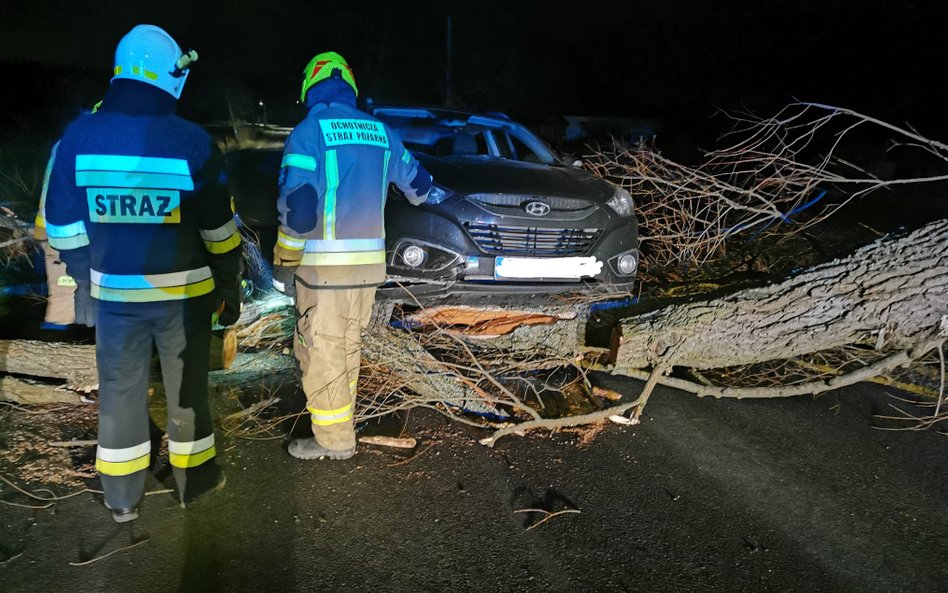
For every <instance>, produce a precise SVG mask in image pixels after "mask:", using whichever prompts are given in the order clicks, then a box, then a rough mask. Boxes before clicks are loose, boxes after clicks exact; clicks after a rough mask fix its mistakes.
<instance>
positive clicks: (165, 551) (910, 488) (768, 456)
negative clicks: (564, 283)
mask: <svg viewBox="0 0 948 593" xmlns="http://www.w3.org/2000/svg"><path fill="white" fill-rule="evenodd" d="M640 385H641V384H640V383H638V382H635V381H621V382H619V388H620V389H622V390H623V391H625V392H628V393H629V394H632V393H633V392H635V391H636V390H637V389H638V388H639V387H640ZM885 406H886V400H885V397H884V396H883V390H882V388H881V387H879V386H875V385H860V386H857V387H855V388H852V389H847V390H844V391H840V392H833V393H830V394H827V395H824V396H822V397H820V398H817V399H812V398H795V399H791V400H782V401H778V400H771V401H760V402H753V401H743V402H739V401H713V400H699V399H696V398H694V397H692V396H689V395H685V394H681V393H677V392H673V391H669V390H661V389H660V390H658V391H657V392H656V393H655V395H653V397H652V399H651V402H650V404H649V408H648V410H647V412H646V415H645V422H644V423H643V424H642V425H641V426H637V427H622V426H618V425H612V424H610V425H609V426H608V427H607V428H606V429H605V431H603V432H602V433H601V434H599V435H598V437H597V438H595V439H594V440H593V441H592V442H591V443H590V444H588V445H582V444H580V443H579V440H578V436H577V435H576V434H570V433H561V434H557V435H554V436H552V437H549V436H548V435H543V436H541V435H533V436H530V437H528V438H520V437H510V438H508V439H504V440H501V441H500V442H499V443H498V444H497V446H496V448H495V449H487V448H486V447H484V446H481V445H479V444H477V442H476V439H477V438H479V437H481V436H484V435H483V433H481V432H479V431H478V430H476V429H471V428H467V427H464V426H461V425H458V424H451V423H448V422H446V421H445V420H442V419H441V418H440V417H439V416H437V415H436V414H434V413H433V412H422V413H413V414H412V415H411V416H410V418H409V420H408V428H409V430H410V431H411V432H412V433H413V434H414V435H415V436H416V437H418V438H419V440H420V441H421V442H420V445H419V447H418V451H420V452H421V455H420V456H418V457H417V458H415V459H413V460H411V461H408V462H407V463H401V464H399V465H392V464H394V463H399V462H400V461H407V458H402V457H398V456H397V455H396V454H395V453H393V452H391V451H390V450H385V449H380V448H372V447H363V448H362V449H361V450H360V453H359V454H358V455H357V456H356V457H355V458H353V459H352V460H349V461H346V462H328V461H324V462H302V461H297V460H295V459H292V458H291V457H289V456H288V455H287V454H286V452H285V450H284V449H283V448H282V447H281V446H280V444H279V443H278V442H256V441H243V440H242V441H234V440H229V441H228V440H224V442H223V444H222V445H221V446H220V449H221V450H222V456H221V459H222V462H223V464H224V465H225V467H226V470H227V475H228V482H227V486H226V487H225V489H224V490H223V491H222V492H220V493H218V494H216V495H215V497H214V498H212V499H208V500H207V501H205V502H203V503H202V504H200V505H199V506H197V507H195V508H193V509H189V510H187V511H184V510H181V509H179V508H177V507H176V506H175V505H174V502H173V501H172V500H171V499H170V496H169V495H159V496H149V497H147V499H146V501H147V502H146V504H145V507H144V511H143V514H142V517H141V518H140V519H139V520H138V521H136V522H134V523H132V524H131V525H125V526H118V525H115V524H113V523H112V522H111V520H110V518H109V516H108V514H107V512H106V511H105V510H104V509H103V508H102V507H101V506H100V504H99V503H98V502H97V501H96V500H95V497H94V496H93V495H89V494H84V495H82V496H78V497H75V498H71V499H68V500H65V501H63V502H61V503H60V504H58V505H56V507H55V508H54V509H49V510H39V511H29V510H23V509H16V508H12V507H8V506H2V507H0V526H2V532H0V561H2V560H5V559H9V560H7V561H6V562H4V563H3V564H2V565H0V591H4V592H7V593H15V592H21V591H22V592H26V591H30V592H33V591H63V592H69V593H73V592H86V591H129V592H133V591H142V592H151V591H155V592H162V593H166V592H171V591H182V592H183V591H275V592H281V593H289V592H293V591H313V592H321V593H323V592H328V591H371V592H382V591H410V592H413V593H414V592H419V591H452V592H465V591H477V592H491V591H538V592H540V591H562V592H576V591H715V592H717V591H720V592H736V591H754V592H765V591H807V592H814V593H815V592H821V591H826V592H834V593H836V592H846V591H853V592H860V593H870V592H876V591H878V592H885V593H892V592H899V591H912V592H916V591H918V592H937V591H945V590H948V537H946V534H948V471H946V470H948V456H946V455H945V452H946V445H948V441H946V436H945V435H944V434H939V433H938V432H936V431H927V432H886V431H881V430H877V429H875V428H873V426H872V425H873V423H874V420H873V414H875V413H878V412H885ZM150 487H151V488H158V487H160V485H159V484H151V485H150ZM3 496H4V499H5V500H18V501H19V502H25V501H24V500H23V499H22V498H20V499H17V498H14V497H12V496H11V495H10V493H9V492H8V490H4V495H3ZM528 508H543V509H546V510H548V511H554V512H555V511H559V510H563V509H576V510H579V511H580V512H579V513H571V514H561V515H558V516H555V517H552V518H551V519H549V520H548V521H547V522H545V523H543V524H541V525H537V526H536V527H534V528H533V529H529V530H527V527H529V526H531V525H534V524H535V523H536V522H537V521H538V520H539V519H540V518H542V515H541V514H539V513H517V512H515V511H517V510H519V509H528ZM146 538H147V541H145V542H144V543H142V544H141V545H139V546H138V547H136V548H134V549H129V550H125V551H120V552H118V553H116V554H113V555H112V556H109V557H107V558H103V559H101V560H98V561H96V562H93V563H92V564H89V565H86V566H70V565H69V563H70V562H80V561H83V560H87V559H90V558H95V557H97V556H100V555H102V554H105V553H108V552H110V551H113V550H116V549H119V548H122V547H123V546H128V545H130V544H132V543H135V542H139V541H142V540H144V539H146Z"/></svg>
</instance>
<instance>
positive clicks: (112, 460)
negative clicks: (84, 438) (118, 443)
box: [95, 441, 151, 476]
mask: <svg viewBox="0 0 948 593" xmlns="http://www.w3.org/2000/svg"><path fill="white" fill-rule="evenodd" d="M150 456H151V441H145V442H144V443H139V444H138V445H134V446H132V447H125V448H123V449H110V448H108V447H103V446H102V445H99V446H98V447H96V452H95V468H96V469H97V470H98V471H99V473H102V474H105V475H107V476H127V475H130V474H134V473H135V472H137V471H141V470H143V469H148V466H149V465H150Z"/></svg>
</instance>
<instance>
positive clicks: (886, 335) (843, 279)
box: [614, 220, 948, 374]
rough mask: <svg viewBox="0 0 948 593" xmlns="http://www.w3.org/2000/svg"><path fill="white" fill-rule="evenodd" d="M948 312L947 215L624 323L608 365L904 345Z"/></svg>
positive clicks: (697, 362) (727, 363)
mask: <svg viewBox="0 0 948 593" xmlns="http://www.w3.org/2000/svg"><path fill="white" fill-rule="evenodd" d="M946 315H948V221H946V220H941V221H936V222H933V223H931V224H928V225H927V226H925V227H922V228H921V229H919V230H917V231H915V232H912V233H910V234H909V235H907V236H905V237H901V238H896V239H892V238H883V239H880V240H878V241H876V242H875V243H873V244H871V245H869V246H867V247H864V248H862V249H860V250H858V251H857V252H855V253H854V254H853V255H851V256H849V257H847V258H844V259H839V260H835V261H833V262H830V263H827V264H823V265H820V266H816V267H814V268H812V269H810V270H807V271H805V272H803V273H801V274H798V275H796V276H794V277H792V278H790V279H788V280H786V281H784V282H781V283H779V284H774V285H770V286H766V287H763V288H757V289H750V290H743V291H740V292H737V293H734V294H731V295H728V296H726V297H724V298H720V299H715V300H709V301H699V302H692V303H687V304H680V305H673V306H670V307H666V308H664V309H660V310H658V311H654V312H652V313H648V314H645V315H640V316H637V317H632V318H629V319H625V320H623V322H622V337H621V340H620V343H619V347H618V351H617V353H616V365H615V370H614V372H615V373H619V374H630V372H631V371H634V370H636V369H642V368H646V367H651V366H655V365H657V364H659V363H664V362H666V361H670V363H671V364H674V365H679V366H687V367H691V368H695V369H711V368H724V367H731V366H741V365H748V364H754V363H760V362H765V361H770V360H777V359H784V358H791V357H794V356H799V355H803V354H809V353H813V352H818V351H821V350H828V349H832V348H838V347H840V346H845V345H847V344H854V343H859V342H865V341H866V340H867V338H868V339H871V340H872V342H873V343H874V344H875V345H876V347H877V348H879V349H882V348H883V347H885V348H887V349H900V348H901V349H905V348H911V347H912V346H914V345H916V344H918V343H921V342H924V341H927V340H929V339H931V338H933V337H936V336H938V335H939V333H940V332H941V331H943V330H942V329H941V326H942V324H943V323H944V319H945V316H946Z"/></svg>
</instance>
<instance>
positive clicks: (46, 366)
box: [0, 330, 237, 403]
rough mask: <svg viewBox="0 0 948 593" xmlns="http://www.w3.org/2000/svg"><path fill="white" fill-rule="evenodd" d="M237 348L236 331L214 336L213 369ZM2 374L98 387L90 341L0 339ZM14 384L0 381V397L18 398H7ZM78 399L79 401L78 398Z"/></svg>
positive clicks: (75, 387)
mask: <svg viewBox="0 0 948 593" xmlns="http://www.w3.org/2000/svg"><path fill="white" fill-rule="evenodd" d="M236 351H237V340H236V334H235V332H233V331H230V330H227V331H225V332H224V335H223V336H218V335H213V336H212V337H211V351H210V357H209V361H208V362H209V365H210V369H211V370H212V371H213V370H220V369H224V368H228V367H229V366H230V364H232V363H233V361H234V356H235V355H236ZM0 373H10V374H13V375H23V376H27V377H36V378H40V379H56V380H63V381H65V382H66V384H65V385H63V386H62V387H64V388H65V389H67V390H70V391H74V392H78V393H89V392H91V391H95V390H97V389H98V388H99V373H98V370H97V369H96V359H95V346H94V345H91V344H64V343H60V342H39V341H35V340H0ZM0 378H3V377H0ZM3 379H8V378H3ZM12 385H13V383H10V382H3V383H2V384H0V399H10V400H11V401H18V400H17V399H15V398H13V397H12V396H11V397H10V398H5V395H6V391H7V390H8V389H12V387H10V386H12ZM26 385H29V384H26ZM37 387H40V386H37ZM20 389H21V390H22V388H20ZM50 389H54V388H52V387H51V388H50ZM69 401H73V400H69ZM75 401H76V402H78V398H76V399H75ZM54 403H59V402H54Z"/></svg>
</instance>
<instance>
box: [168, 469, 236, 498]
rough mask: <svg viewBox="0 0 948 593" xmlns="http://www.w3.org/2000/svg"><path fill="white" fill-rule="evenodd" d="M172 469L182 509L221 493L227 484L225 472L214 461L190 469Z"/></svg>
mask: <svg viewBox="0 0 948 593" xmlns="http://www.w3.org/2000/svg"><path fill="white" fill-rule="evenodd" d="M172 469H173V471H174V477H175V481H176V482H177V483H178V502H179V503H180V505H181V508H182V509H187V508H191V507H192V506H194V505H195V504H196V503H198V502H200V501H203V500H205V499H207V498H208V497H209V496H210V495H211V494H214V493H215V492H220V491H221V490H223V489H224V486H225V485H226V484H227V476H226V475H225V474H224V470H222V469H221V468H220V466H218V465H217V463H215V462H214V461H208V462H207V463H204V464H202V465H199V466H198V467H192V468H188V469H181V468H177V467H176V468H172Z"/></svg>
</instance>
